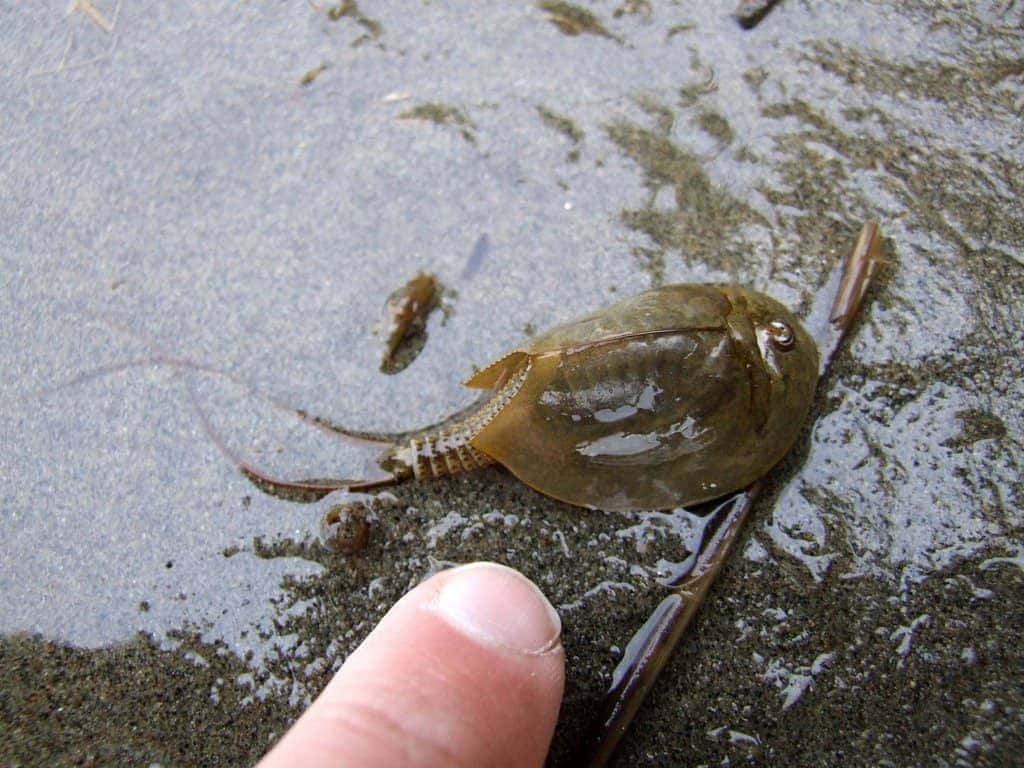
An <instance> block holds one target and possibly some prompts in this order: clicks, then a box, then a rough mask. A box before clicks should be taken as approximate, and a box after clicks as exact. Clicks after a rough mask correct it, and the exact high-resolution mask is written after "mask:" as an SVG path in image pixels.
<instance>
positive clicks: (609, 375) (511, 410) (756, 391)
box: [466, 285, 818, 509]
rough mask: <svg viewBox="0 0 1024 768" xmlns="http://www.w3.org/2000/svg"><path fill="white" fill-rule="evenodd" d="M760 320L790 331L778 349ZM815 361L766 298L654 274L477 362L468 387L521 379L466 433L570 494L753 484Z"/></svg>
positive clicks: (790, 422)
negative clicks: (596, 307) (636, 291)
mask: <svg viewBox="0 0 1024 768" xmlns="http://www.w3.org/2000/svg"><path fill="white" fill-rule="evenodd" d="M773 322H774V323H784V324H785V325H786V326H788V327H789V328H790V329H791V330H792V332H793V339H792V344H791V345H785V346H786V347H787V348H783V347H781V346H778V345H775V344H774V342H773V341H772V339H773V338H775V337H773V335H772V334H773V333H775V332H776V331H773V326H772V325H771V324H772V323H773ZM775 328H776V329H777V326H776V327H775ZM817 365H818V357H817V349H816V347H815V345H814V342H813V340H812V339H811V338H810V336H808V334H807V333H806V331H804V329H803V328H802V326H801V325H800V323H799V322H798V321H797V320H796V318H794V317H793V316H792V315H791V314H790V313H789V311H788V310H786V309H785V308H784V307H783V306H782V305H781V304H779V303H778V302H776V301H775V300H774V299H771V298H769V297H767V296H764V295H763V294H760V293H757V292H755V291H750V290H747V289H744V288H740V287H737V286H729V285H672V286H666V287H663V288H658V289H655V290H651V291H646V292H645V293H642V294H640V295H638V296H635V297H633V298H630V299H626V300H624V301H621V302H619V303H617V304H614V305H612V306H610V307H607V308H605V309H603V310H601V311H598V312H595V313H593V314H591V315H587V316H586V317H583V318H581V319H579V320H576V321H574V322H571V323H568V324H566V325H562V326H559V327H557V328H554V329H552V330H551V331H549V332H547V333H545V334H543V335H541V336H538V337H536V338H534V339H531V340H530V341H528V342H527V343H525V344H524V345H523V346H522V347H520V348H518V349H516V350H514V351H512V352H510V353H509V354H507V355H505V356H504V357H502V358H500V359H498V360H496V361H495V362H494V363H492V364H491V365H489V366H487V367H486V368H484V369H482V370H481V371H479V372H477V373H476V374H475V375H474V376H473V377H471V378H470V379H469V380H468V381H467V382H466V384H467V386H471V387H483V388H494V389H498V388H501V387H502V386H503V385H505V384H506V382H509V381H510V380H512V379H515V380H516V383H517V384H518V380H520V379H521V381H522V383H521V384H519V385H518V390H517V391H516V392H515V393H514V394H513V395H512V396H511V397H508V393H507V391H506V393H505V396H506V398H507V402H505V404H504V405H503V407H501V408H500V409H499V410H497V412H496V413H495V414H494V415H493V416H492V417H490V418H489V420H488V421H487V422H486V423H485V424H483V425H482V426H480V427H479V428H478V429H477V430H476V431H475V433H474V434H472V435H471V436H470V440H469V442H470V445H471V446H472V447H473V448H474V449H476V450H478V451H480V452H481V453H482V454H484V455H486V456H488V457H490V458H491V459H493V460H494V461H496V462H498V463H500V464H503V465H504V466H505V467H507V468H508V469H509V470H510V471H511V472H512V473H513V474H514V475H515V476H516V477H518V478H519V479H520V480H522V481H523V482H524V483H526V484H527V485H530V486H531V487H533V488H535V489H536V490H538V491H540V492H541V493H544V494H547V495H549V496H553V497H555V498H558V499H561V500H563V501H567V502H569V503H571V504H577V505H580V506H585V507H599V508H603V509H628V508H648V509H661V508H668V507H674V506H679V505H687V504H692V503H697V502H700V501H704V500H707V499H711V498H714V497H716V496H720V495H722V494H724V493H727V492H729V491H732V490H736V489H737V488H741V487H743V486H745V485H747V484H749V483H751V482H753V481H754V480H756V479H757V478H759V477H761V476H762V475H764V474H765V473H766V472H767V471H768V469H770V468H771V467H772V466H773V465H774V464H775V463H776V462H778V460H779V459H780V458H781V457H782V456H783V455H784V454H785V453H786V451H788V450H789V448H790V446H791V445H792V444H793V442H794V441H795V439H796V436H797V435H798V434H799V431H800V428H801V425H802V423H803V421H804V418H805V416H806V414H807V411H808V409H809V407H810V403H811V399H812V397H813V393H814V387H815V384H816V381H817ZM506 389H507V388H506Z"/></svg>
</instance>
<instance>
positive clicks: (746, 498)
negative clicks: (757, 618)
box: [581, 221, 881, 768]
mask: <svg viewBox="0 0 1024 768" xmlns="http://www.w3.org/2000/svg"><path fill="white" fill-rule="evenodd" d="M880 250H881V235H880V232H879V226H878V222H874V221H869V222H866V223H865V224H864V225H863V226H862V227H861V230H860V235H859V236H858V238H857V241H856V243H855V244H854V246H853V249H852V250H851V251H850V253H849V255H848V256H847V257H846V261H845V264H844V267H843V275H842V278H841V279H840V281H839V287H838V289H837V290H836V296H835V299H834V301H833V303H832V310H831V312H830V313H829V316H828V321H827V322H826V323H825V327H824V328H823V329H822V330H821V331H819V333H818V334H817V339H816V341H817V343H818V348H819V350H820V352H821V369H820V371H819V381H820V379H821V377H822V376H824V375H825V373H826V372H827V370H828V366H829V364H830V363H831V362H832V360H833V358H834V357H835V355H836V353H837V352H838V351H839V349H840V346H841V344H842V342H843V339H844V338H845V337H846V335H847V333H848V332H849V330H850V329H851V328H852V327H853V324H854V321H855V319H856V317H857V312H858V310H859V309H860V305H861V303H862V301H863V300H864V295H865V294H866V293H867V289H868V287H869V285H870V284H871V280H872V278H873V277H874V275H875V272H876V271H877V269H878V265H879V263H880V258H879V252H880ZM762 486H763V483H762V482H761V481H760V480H758V481H757V482H755V483H754V484H752V485H751V486H749V487H748V488H746V489H745V490H742V491H737V492H736V493H733V494H730V495H729V496H726V497H725V499H724V500H720V501H719V502H717V503H716V502H712V503H711V504H710V505H704V506H703V507H702V508H706V507H708V506H714V507H715V508H714V509H713V511H710V514H713V515H721V516H722V520H721V522H719V523H718V526H717V528H716V529H715V532H714V534H713V535H712V536H711V538H710V539H709V540H707V541H706V542H705V543H704V545H703V547H702V548H701V551H700V552H699V554H698V556H697V557H696V558H694V560H693V565H692V568H691V570H690V571H689V572H688V573H685V574H683V575H681V576H680V577H679V578H678V579H677V581H676V582H675V583H674V584H673V585H672V586H673V587H674V591H673V592H672V593H671V594H670V595H668V596H667V597H665V599H663V600H662V601H661V603H660V604H659V605H658V607H657V608H655V609H654V611H653V612H652V613H651V615H650V617H649V618H648V619H647V621H646V622H644V624H643V626H641V627H640V629H639V630H637V632H636V633H635V634H634V635H633V637H632V639H630V641H629V643H628V644H627V646H626V650H625V653H624V654H623V657H622V661H620V662H619V664H618V666H617V667H616V668H615V671H614V672H613V673H612V684H611V687H610V688H609V689H608V692H607V693H606V694H605V698H604V702H603V705H602V715H601V717H600V719H599V720H598V721H597V722H596V723H595V724H594V726H593V727H592V729H591V731H590V733H589V734H588V736H587V738H586V744H585V746H584V750H583V754H584V755H586V757H585V758H584V759H583V762H582V763H581V764H582V765H584V766H588V767H589V768H598V767H599V766H604V765H607V763H608V761H609V760H610V759H611V756H612V754H613V753H614V751H615V748H616V747H617V746H618V744H619V742H620V741H621V739H622V737H623V736H624V735H625V734H626V731H627V730H628V729H629V725H630V723H631V722H632V721H633V716H634V715H635V714H636V712H637V710H638V709H639V708H640V705H641V704H642V703H643V701H644V699H645V698H646V697H647V693H648V692H649V691H650V689H651V687H652V686H653V685H654V681H655V680H657V679H658V675H659V674H660V673H661V670H662V668H663V667H664V666H665V664H666V662H667V661H668V660H669V658H671V656H672V652H673V651H674V650H675V648H676V645H678V643H679V640H680V639H681V638H682V636H683V633H684V632H685V631H686V629H687V627H689V625H690V622H691V621H692V620H693V617H694V616H695V615H696V613H697V609H698V608H699V607H700V605H701V603H702V602H703V601H704V598H705V597H706V596H707V593H708V590H709V589H710V587H711V584H712V583H713V582H714V580H715V577H716V576H717V575H718V572H719V571H720V570H721V569H722V565H723V563H725V560H726V559H727V558H728V556H729V553H730V552H731V551H732V548H733V546H734V545H735V543H736V539H737V537H738V535H739V531H740V529H741V528H742V526H743V522H744V520H746V518H747V514H748V513H749V512H750V508H751V507H752V506H753V505H754V502H755V501H756V500H757V498H758V496H759V495H760V493H761V488H762ZM698 509H701V508H698Z"/></svg>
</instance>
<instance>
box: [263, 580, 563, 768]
mask: <svg viewBox="0 0 1024 768" xmlns="http://www.w3.org/2000/svg"><path fill="white" fill-rule="evenodd" d="M564 666H565V662H564V653H563V651H562V647H561V622H560V621H559V618H558V614H557V613H556V612H555V610H554V608H553V607H552V606H551V604H550V603H549V602H548V601H547V599H546V598H545V597H544V595H543V593H541V591H540V590H539V589H537V587H536V586H534V584H533V583H532V582H530V581H529V580H527V579H526V578H525V577H524V576H522V575H521V574H519V573H518V572H517V571H514V570H512V569H511V568H507V567H505V566H501V565H497V564H494V563H474V564H471V565H468V566H462V567H460V568H455V569H452V570H449V571H443V572H441V573H439V574H436V575H435V576H433V577H432V578H430V579H428V580H427V581H425V582H423V583H422V584H420V585H419V586H417V587H416V588H415V589H413V590H412V591H411V592H409V593H408V594H407V595H406V596H405V597H403V598H402V599H401V600H400V601H399V602H398V603H396V604H395V606H394V607H393V608H392V609H391V611H389V612H388V614H387V615H386V616H385V617H384V619H382V620H381V622H380V623H379V624H378V626H377V627H376V628H375V629H374V631H373V632H372V633H371V634H370V635H369V636H368V637H367V638H366V640H365V641H364V642H363V644H362V645H360V646H359V648H357V649H356V651H354V652H353V653H352V655H351V656H350V657H349V658H348V659H347V660H346V662H345V664H344V665H343V666H342V668H341V669H340V670H339V672H338V673H337V675H335V677H334V679H333V680H332V681H331V682H330V683H329V684H328V686H327V688H326V689H325V690H324V692H323V693H322V694H321V696H320V697H319V698H318V699H317V700H316V701H315V702H314V703H313V705H312V706H311V707H310V708H309V710H308V711H307V712H306V714H304V715H303V717H302V718H301V719H300V720H299V722H298V723H296V725H295V727H293V729H292V730H291V731H289V733H288V734H286V736H285V737H284V738H283V739H282V740H281V742H280V744H279V745H278V747H276V748H275V749H274V751H273V752H271V754H270V755H268V756H267V758H266V760H265V762H264V763H263V764H262V765H263V766H271V765H292V764H299V763H300V762H301V764H303V765H308V766H318V765H338V764H341V765H367V766H399V765H401V766H412V765H421V766H441V765H444V766H459V765H466V766H470V765H494V766H505V765H508V766H512V765H516V766H529V765H537V766H539V765H541V764H542V763H543V761H544V757H545V755H546V753H547V749H548V746H549V744H550V741H551V735H552V733H553V731H554V725H555V720H556V719H557V716H558V709H559V706H560V703H561V697H562V689H563V685H564Z"/></svg>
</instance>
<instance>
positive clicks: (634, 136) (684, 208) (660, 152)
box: [606, 105, 760, 281]
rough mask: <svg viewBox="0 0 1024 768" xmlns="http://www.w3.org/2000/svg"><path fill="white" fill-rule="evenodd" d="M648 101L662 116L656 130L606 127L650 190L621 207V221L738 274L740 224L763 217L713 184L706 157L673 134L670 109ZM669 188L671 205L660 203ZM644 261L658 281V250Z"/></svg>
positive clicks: (617, 124)
mask: <svg viewBox="0 0 1024 768" xmlns="http://www.w3.org/2000/svg"><path fill="white" fill-rule="evenodd" d="M648 106H649V109H651V110H652V111H657V113H658V116H659V117H658V125H657V126H656V127H655V128H654V129H652V128H648V127H646V126H644V125H640V124H638V123H635V122H630V121H628V120H617V121H614V122H612V123H610V124H609V125H607V126H606V130H607V132H608V136H609V138H610V139H611V140H612V141H613V142H614V143H615V144H616V145H617V146H618V147H619V148H620V149H621V150H622V152H623V153H624V154H625V155H626V156H627V157H629V158H630V159H631V160H633V161H634V162H635V163H636V164H637V165H638V166H639V167H640V169H641V170H642V171H643V174H644V183H645V185H646V187H647V189H648V190H649V195H648V199H647V201H646V203H645V205H644V206H643V207H640V208H625V209H623V210H622V212H621V213H620V216H621V218H622V222H623V223H624V224H625V225H626V226H627V227H629V228H630V229H634V230H637V231H639V232H643V233H644V234H645V235H647V236H648V237H649V238H650V239H651V241H652V242H653V243H654V244H655V246H656V247H657V248H658V249H660V250H662V251H677V252H679V253H680V254H681V255H682V256H683V258H684V260H686V261H687V262H688V263H695V262H703V263H706V264H709V265H712V266H715V267H717V268H719V269H723V270H725V271H727V272H729V273H732V274H739V273H740V272H741V268H742V265H743V263H744V260H745V257H744V253H743V249H742V246H741V244H740V242H739V240H738V234H739V229H740V227H741V226H742V225H744V224H745V223H747V222H749V221H751V220H759V219H760V217H759V216H758V214H757V213H756V212H755V211H754V210H752V209H751V208H750V207H749V206H748V205H747V204H746V203H744V202H743V201H741V200H739V199H737V198H735V197H733V196H732V195H730V194H729V193H728V192H726V191H724V190H722V189H720V188H719V187H717V186H716V185H715V184H713V183H712V182H711V179H710V178H709V176H708V174H707V172H706V170H705V169H704V161H703V160H702V159H701V158H699V157H698V156H697V155H696V154H694V153H693V152H691V151H689V150H688V149H686V148H685V147H682V146H680V145H678V144H676V143H674V142H673V141H672V139H671V138H669V136H668V133H669V129H670V128H671V124H672V119H671V111H670V110H668V108H666V107H663V108H662V109H660V110H655V109H654V107H653V105H648ZM666 189H667V190H669V191H670V192H671V200H672V205H670V206H665V205H663V204H659V203H658V199H659V198H661V197H663V191H664V190H666ZM652 256H653V257H654V258H652ZM643 262H646V263H648V264H650V265H651V266H652V267H653V268H654V269H653V271H652V272H651V274H652V278H653V280H654V281H656V280H658V279H659V276H658V272H659V271H660V267H658V266H657V265H658V259H657V258H656V254H651V253H647V254H645V255H644V258H643V260H642V263H643Z"/></svg>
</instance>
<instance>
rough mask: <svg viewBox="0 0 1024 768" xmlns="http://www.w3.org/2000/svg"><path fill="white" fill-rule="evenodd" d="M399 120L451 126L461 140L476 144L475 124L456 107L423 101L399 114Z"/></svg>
mask: <svg viewBox="0 0 1024 768" xmlns="http://www.w3.org/2000/svg"><path fill="white" fill-rule="evenodd" d="M398 119H399V120H426V121H427V122H431V123H434V124H435V125H447V126H453V127H455V128H457V129H458V131H459V134H460V135H461V136H462V138H463V139H465V140H466V141H468V142H470V143H471V144H474V143H476V135H475V134H474V131H475V130H476V123H474V122H473V121H472V120H470V119H469V116H468V115H466V113H465V112H463V111H462V110H461V109H459V108H458V107H455V106H452V105H451V104H445V103H443V102H439V101H425V102H423V103H421V104H417V105H416V106H415V107H412V108H410V109H407V110H405V111H404V112H400V113H399V114H398Z"/></svg>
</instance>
